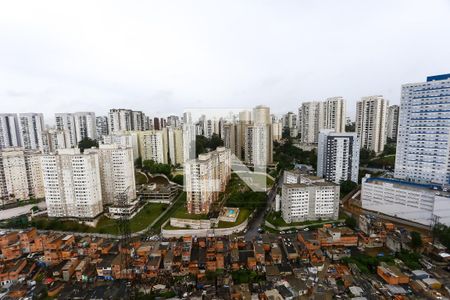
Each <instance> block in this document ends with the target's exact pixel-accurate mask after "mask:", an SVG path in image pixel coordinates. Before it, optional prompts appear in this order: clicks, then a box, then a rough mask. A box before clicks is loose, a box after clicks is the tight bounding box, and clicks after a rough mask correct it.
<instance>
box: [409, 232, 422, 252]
mask: <svg viewBox="0 0 450 300" xmlns="http://www.w3.org/2000/svg"><path fill="white" fill-rule="evenodd" d="M422 244H423V242H422V236H421V234H420V233H419V232H417V231H412V232H411V247H412V248H413V249H414V250H417V249H419V248H421V247H422Z"/></svg>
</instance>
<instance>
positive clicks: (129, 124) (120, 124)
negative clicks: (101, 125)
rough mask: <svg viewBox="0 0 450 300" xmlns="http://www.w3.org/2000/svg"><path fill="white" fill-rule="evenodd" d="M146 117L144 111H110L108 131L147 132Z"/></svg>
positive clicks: (121, 109) (120, 109)
mask: <svg viewBox="0 0 450 300" xmlns="http://www.w3.org/2000/svg"><path fill="white" fill-rule="evenodd" d="M146 123H147V122H146V116H145V114H144V113H143V112H142V111H133V110H131V109H123V108H119V109H115V108H113V109H110V111H109V114H108V131H109V133H115V132H119V131H143V130H146V129H147V128H146V127H148V125H147V126H146Z"/></svg>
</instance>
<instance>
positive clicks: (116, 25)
mask: <svg viewBox="0 0 450 300" xmlns="http://www.w3.org/2000/svg"><path fill="white" fill-rule="evenodd" d="M441 73H450V1H448V0H422V1H415V0H405V1H400V0H395V1H393V0H375V1H363V0H355V1H347V0H339V1H336V0H330V1H320V0H314V1H311V0H310V1H301V0H297V1H262V0H255V1H230V0H227V1H211V0H208V1H186V0H183V1H167V0H164V1H163V0H161V1H129V0H127V1H97V0H96V1H79V0H78V1H70V2H69V1H60V0H58V1H43V0H39V1H36V0H30V1H20V0H14V1H2V2H1V4H0V103H1V105H0V112H43V113H44V114H46V119H53V114H54V113H55V112H70V111H95V112H96V114H99V115H104V114H106V112H107V111H108V110H109V108H119V107H121V108H131V109H135V110H143V111H144V112H145V113H146V114H148V115H150V116H165V115H167V114H169V113H177V114H179V113H182V111H183V109H185V108H202V107H218V108H222V107H223V108H234V107H253V106H255V105H257V104H265V105H269V106H270V107H271V108H272V111H273V112H274V113H277V114H281V113H285V112H287V111H296V110H297V108H298V106H299V104H300V103H301V102H303V101H310V100H321V99H324V98H326V97H331V96H343V97H345V98H346V99H347V107H348V109H347V110H348V115H350V116H351V117H352V118H353V117H354V113H355V102H356V101H357V100H358V99H359V98H361V97H362V96H368V95H378V94H381V95H384V96H385V97H386V98H387V99H388V100H390V102H391V103H399V96H400V88H401V84H403V83H408V82H420V81H424V80H425V77H426V76H427V75H432V74H441Z"/></svg>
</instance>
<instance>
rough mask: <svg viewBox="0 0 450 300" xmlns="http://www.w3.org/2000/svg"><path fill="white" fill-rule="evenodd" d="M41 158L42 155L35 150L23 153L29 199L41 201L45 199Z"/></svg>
mask: <svg viewBox="0 0 450 300" xmlns="http://www.w3.org/2000/svg"><path fill="white" fill-rule="evenodd" d="M41 156H42V153H41V152H40V151H37V150H29V151H24V157H25V167H26V173H27V181H28V192H29V196H30V198H31V197H32V198H34V199H43V198H44V197H45V190H44V178H43V175H42V163H41Z"/></svg>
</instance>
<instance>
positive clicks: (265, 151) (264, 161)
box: [239, 105, 273, 170]
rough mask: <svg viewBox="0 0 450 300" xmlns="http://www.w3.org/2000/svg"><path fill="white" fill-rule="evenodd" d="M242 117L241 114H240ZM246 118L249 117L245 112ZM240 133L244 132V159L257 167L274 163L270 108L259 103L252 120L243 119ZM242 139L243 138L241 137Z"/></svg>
mask: <svg viewBox="0 0 450 300" xmlns="http://www.w3.org/2000/svg"><path fill="white" fill-rule="evenodd" d="M239 117H241V114H240V115H239ZM243 117H244V118H248V116H246V115H245V114H243ZM240 125H241V130H244V131H243V132H242V131H241V132H240V134H244V139H243V141H244V159H245V162H246V163H248V164H252V165H253V166H255V168H258V167H260V168H264V170H265V168H266V166H267V165H268V164H271V163H273V136H272V118H271V116H270V108H269V107H267V106H262V105H258V106H256V107H255V108H254V109H253V113H252V121H251V123H250V124H248V123H247V122H246V121H245V120H244V121H241V124H240ZM240 140H241V139H240Z"/></svg>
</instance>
